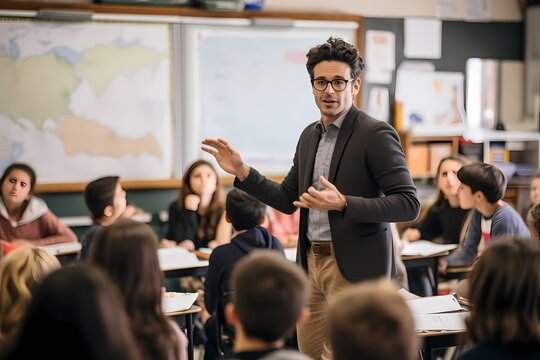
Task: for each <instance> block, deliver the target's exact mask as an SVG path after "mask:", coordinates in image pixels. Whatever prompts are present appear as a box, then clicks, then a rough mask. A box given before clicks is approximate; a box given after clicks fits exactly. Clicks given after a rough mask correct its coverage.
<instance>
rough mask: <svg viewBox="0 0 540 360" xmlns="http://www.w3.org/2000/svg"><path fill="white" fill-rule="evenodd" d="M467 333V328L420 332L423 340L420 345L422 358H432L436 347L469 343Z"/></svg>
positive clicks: (426, 359)
mask: <svg viewBox="0 0 540 360" xmlns="http://www.w3.org/2000/svg"><path fill="white" fill-rule="evenodd" d="M466 333H467V331H466V330H457V331H428V332H418V336H419V337H420V340H421V341H422V344H421V345H420V352H421V353H422V360H431V359H432V356H433V355H432V353H433V350H435V349H440V348H448V347H452V346H458V345H465V344H466V343H467V336H466Z"/></svg>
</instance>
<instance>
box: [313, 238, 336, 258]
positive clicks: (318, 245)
mask: <svg viewBox="0 0 540 360" xmlns="http://www.w3.org/2000/svg"><path fill="white" fill-rule="evenodd" d="M311 251H313V255H325V256H329V255H332V254H333V253H334V247H333V246H332V243H331V242H330V241H327V242H312V243H311Z"/></svg>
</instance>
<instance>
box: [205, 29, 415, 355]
mask: <svg viewBox="0 0 540 360" xmlns="http://www.w3.org/2000/svg"><path fill="white" fill-rule="evenodd" d="M306 67H307V71H308V73H309V76H310V78H311V85H312V89H313V96H314V98H315V103H316V104H317V107H318V108H319V110H320V114H321V118H320V120H318V121H316V122H314V123H312V124H310V125H308V126H307V127H306V128H305V130H304V131H303V132H302V134H301V135H300V139H299V140H298V144H297V146H296V154H295V156H294V160H293V165H292V167H291V169H290V170H289V173H288V174H287V176H286V177H285V179H284V180H283V182H281V183H280V184H279V183H276V182H274V181H271V180H269V179H267V178H266V177H264V176H263V175H261V174H260V173H259V172H258V171H257V170H255V169H254V168H252V167H250V166H249V165H247V164H245V163H244V162H243V161H242V158H241V156H240V154H239V153H238V151H236V150H235V149H234V148H233V147H232V146H231V145H230V144H229V143H228V142H227V141H226V140H223V139H204V140H203V142H202V143H203V147H202V149H203V150H204V151H206V152H208V153H209V154H211V155H213V156H214V157H215V158H216V161H217V163H218V164H219V165H220V166H221V168H222V169H223V170H224V171H226V172H228V173H229V174H232V175H235V176H236V179H235V180H234V186H235V187H237V188H239V189H242V190H244V191H246V192H247V193H249V194H251V195H253V196H255V197H256V198H258V199H259V200H261V201H262V202H264V203H266V204H268V205H269V206H272V207H274V208H276V209H277V210H279V211H282V212H284V213H288V214H291V213H293V212H294V211H295V210H296V208H297V207H300V208H302V209H301V213H300V230H299V241H298V255H297V261H298V262H299V263H300V264H301V265H302V267H303V268H304V269H305V270H306V271H307V272H308V275H309V280H310V283H311V291H312V292H311V298H310V302H309V307H310V311H311V317H310V320H309V321H308V322H307V323H305V324H302V325H299V326H298V343H299V347H300V350H301V351H302V352H303V353H305V354H307V355H309V356H311V357H312V358H313V359H320V358H325V357H327V356H328V355H329V351H330V350H329V348H328V345H327V344H329V341H328V339H327V337H328V332H327V324H326V316H327V309H328V304H329V301H332V297H333V296H334V295H335V294H336V293H337V292H338V291H339V290H341V289H342V288H344V287H346V286H348V285H349V284H350V283H353V282H359V281H363V280H368V279H373V278H377V277H381V276H384V277H390V276H392V275H393V274H394V272H395V268H394V258H393V257H394V254H393V250H392V235H391V232H390V229H389V226H388V224H387V222H399V221H410V220H413V219H415V218H416V217H417V216H418V211H419V207H420V203H419V201H418V199H417V197H416V189H415V187H414V185H413V182H412V179H411V175H410V173H409V170H408V168H407V164H406V163H405V156H404V154H403V149H402V148H401V145H400V143H399V138H398V136H397V134H396V132H395V130H394V129H393V128H392V127H391V126H390V125H389V124H387V123H386V122H383V121H378V120H376V119H374V118H372V117H370V116H369V115H367V114H365V113H364V112H362V111H360V110H358V109H357V108H356V107H355V106H354V105H353V100H354V97H355V96H356V95H357V94H358V92H359V91H360V85H361V82H362V80H361V79H360V73H361V71H362V69H363V68H364V62H363V60H362V57H361V56H360V54H359V53H358V50H357V49H356V47H355V46H354V45H352V44H349V43H347V42H345V41H343V40H342V39H336V38H330V39H328V41H327V42H326V43H323V44H321V45H318V46H316V47H314V48H312V49H311V50H309V52H308V54H307V64H306ZM283 131H287V129H283Z"/></svg>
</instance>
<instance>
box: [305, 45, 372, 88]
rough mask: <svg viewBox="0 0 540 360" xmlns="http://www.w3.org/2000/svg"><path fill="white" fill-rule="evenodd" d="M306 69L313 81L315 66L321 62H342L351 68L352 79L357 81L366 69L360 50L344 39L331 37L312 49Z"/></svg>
mask: <svg viewBox="0 0 540 360" xmlns="http://www.w3.org/2000/svg"><path fill="white" fill-rule="evenodd" d="M306 57H307V63H306V68H307V71H308V73H309V77H310V79H311V80H313V78H314V69H315V66H316V65H317V64H318V63H320V62H321V61H340V62H343V63H346V64H347V65H349V66H350V67H351V78H352V79H356V78H358V77H359V76H360V73H361V72H362V70H363V69H364V67H365V65H364V59H362V57H361V56H360V53H359V52H358V49H357V48H356V46H354V45H353V44H349V43H348V42H346V41H345V40H343V39H340V38H334V37H330V38H329V39H328V40H327V41H326V42H325V43H323V44H320V45H317V46H315V47H314V48H311V49H310V50H309V52H308V53H307V54H306Z"/></svg>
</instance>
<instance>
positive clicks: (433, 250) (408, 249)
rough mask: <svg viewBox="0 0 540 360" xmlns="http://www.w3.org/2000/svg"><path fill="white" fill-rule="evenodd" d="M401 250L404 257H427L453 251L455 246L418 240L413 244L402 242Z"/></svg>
mask: <svg viewBox="0 0 540 360" xmlns="http://www.w3.org/2000/svg"><path fill="white" fill-rule="evenodd" d="M403 245H404V246H403V250H401V255H406V256H415V255H419V256H429V255H435V254H439V253H442V252H445V251H450V250H454V249H455V248H457V247H458V246H457V244H437V243H434V242H431V241H427V240H418V241H413V242H407V241H403Z"/></svg>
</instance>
